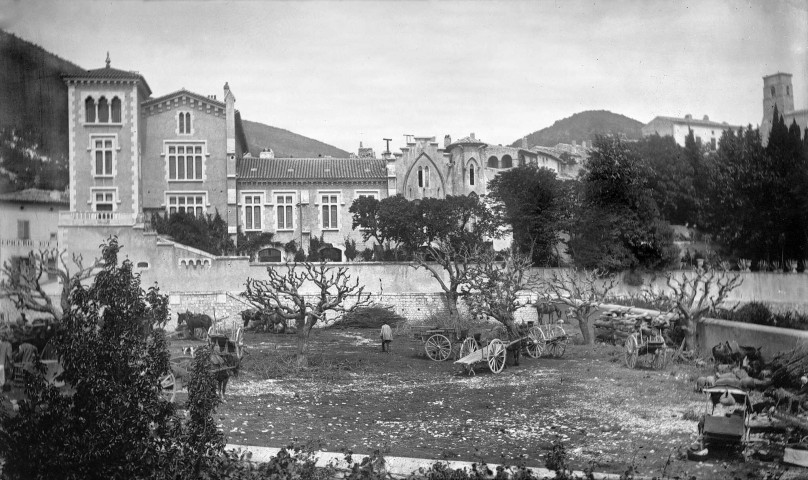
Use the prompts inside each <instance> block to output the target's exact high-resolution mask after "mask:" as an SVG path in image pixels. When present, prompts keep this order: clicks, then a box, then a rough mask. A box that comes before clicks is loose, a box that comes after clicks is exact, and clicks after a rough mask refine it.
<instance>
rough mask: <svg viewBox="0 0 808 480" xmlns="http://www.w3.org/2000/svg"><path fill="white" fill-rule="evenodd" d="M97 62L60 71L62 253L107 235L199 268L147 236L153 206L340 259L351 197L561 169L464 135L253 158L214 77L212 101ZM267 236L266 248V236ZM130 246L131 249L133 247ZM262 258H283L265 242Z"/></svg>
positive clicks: (92, 245)
mask: <svg viewBox="0 0 808 480" xmlns="http://www.w3.org/2000/svg"><path fill="white" fill-rule="evenodd" d="M110 63H111V62H110V61H109V57H107V62H106V66H105V67H103V68H99V69H95V70H88V71H86V72H85V73H82V74H77V75H67V76H65V77H64V81H65V82H66V83H67V86H68V106H69V125H68V127H69V136H70V139H69V160H70V188H69V199H70V201H69V209H68V210H66V211H62V212H61V213H60V214H59V232H60V235H61V236H62V237H63V243H64V244H65V245H67V246H68V248H69V249H70V250H71V251H76V252H78V253H85V254H87V255H88V256H89V257H92V256H93V255H97V246H98V244H99V243H100V242H101V241H103V240H104V239H105V238H107V237H108V236H109V235H113V234H114V235H118V236H119V238H121V239H122V240H121V243H123V244H126V245H129V247H130V248H131V250H129V251H131V252H136V253H133V256H134V257H136V258H134V259H133V260H137V265H139V266H140V267H142V268H149V265H154V264H155V262H168V263H175V264H177V265H180V266H182V265H185V266H188V265H194V266H197V265H205V264H209V263H210V262H211V258H210V257H211V256H210V255H207V254H205V252H200V251H197V250H194V249H190V248H188V247H184V246H181V245H176V244H172V243H171V242H170V241H169V240H168V239H164V238H159V237H158V236H156V235H155V234H154V233H153V232H149V231H148V230H149V228H148V226H149V220H150V218H151V216H152V215H153V214H171V213H174V212H189V213H194V214H196V215H208V214H214V213H218V214H219V215H221V217H222V218H223V219H224V220H225V222H227V225H228V233H229V234H230V235H231V236H233V237H234V238H235V237H236V235H237V232H239V231H242V232H245V233H251V232H255V233H261V232H270V233H272V234H273V242H277V243H280V244H285V243H287V242H290V241H292V240H294V241H295V242H296V243H297V244H298V245H300V246H302V247H303V248H304V249H306V250H307V249H308V248H309V244H310V240H311V239H312V238H313V237H317V238H321V239H322V240H323V241H324V242H325V243H326V244H330V245H331V246H330V247H327V248H329V249H330V250H329V252H327V253H328V257H329V258H331V259H333V260H344V259H345V258H344V254H343V253H344V245H345V239H346V238H347V237H351V238H352V239H354V240H356V241H357V243H358V244H359V247H360V248H365V247H367V246H370V245H363V243H362V239H361V235H360V234H359V232H355V231H354V230H353V229H352V215H351V214H350V212H349V208H350V206H351V204H352V202H353V201H354V200H355V199H357V198H359V197H362V196H368V197H375V198H378V199H382V198H385V197H389V196H394V195H403V196H405V197H406V198H408V199H420V198H425V197H437V198H443V197H445V196H446V195H468V194H470V193H476V194H478V195H483V194H485V193H487V185H488V182H489V181H490V180H491V179H493V178H494V177H495V176H496V175H497V174H498V173H499V172H502V171H505V170H508V169H511V168H515V167H517V166H520V165H526V164H532V165H537V166H540V167H546V168H550V169H552V170H554V171H555V172H556V173H559V174H563V172H562V170H563V163H564V162H563V161H562V160H560V158H559V157H560V155H559V152H557V151H556V150H554V149H546V148H542V147H534V148H528V146H527V142H526V140H523V142H522V145H521V146H520V147H507V146H502V145H490V144H487V143H485V142H483V141H482V140H480V139H478V138H476V136H475V135H474V134H473V133H472V134H470V135H469V136H467V137H463V138H461V139H458V140H455V141H453V140H452V139H451V137H450V136H449V135H446V136H445V137H444V139H443V143H442V144H441V143H439V142H437V141H436V140H435V137H414V136H411V137H409V138H408V139H407V142H406V145H405V146H404V147H403V148H401V150H400V152H396V153H391V152H389V151H388V152H384V153H383V154H382V155H381V158H376V155H375V153H374V152H373V150H372V149H370V148H365V147H363V146H362V145H361V144H360V148H359V150H358V154H357V155H351V157H350V158H330V157H319V158H276V157H275V156H274V154H273V153H272V151H271V150H265V151H263V152H260V154H259V155H258V157H253V156H251V155H250V154H249V152H248V146H247V140H246V138H245V134H244V130H243V128H242V125H241V118H240V115H239V112H238V111H237V110H236V109H235V102H236V98H235V96H234V94H233V92H232V91H231V89H230V86H229V84H227V83H225V84H224V87H223V92H222V93H223V94H222V96H221V99H219V98H217V95H202V94H198V93H195V92H190V91H188V90H185V89H180V90H177V91H174V92H172V93H169V94H166V95H161V96H153V95H152V91H151V88H150V87H149V85H148V83H147V82H146V79H145V78H144V77H143V76H142V75H141V74H140V73H137V72H132V71H126V70H119V69H116V68H113V67H112V66H111V64H110ZM277 243H276V244H277ZM135 247H137V248H135ZM258 259H259V260H262V261H283V260H285V255H284V253H283V252H282V251H281V249H280V248H278V247H276V246H272V245H267V246H266V248H264V249H262V250H261V251H260V252H259V255H258Z"/></svg>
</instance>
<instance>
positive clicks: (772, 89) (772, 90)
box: [770, 87, 774, 97]
mask: <svg viewBox="0 0 808 480" xmlns="http://www.w3.org/2000/svg"><path fill="white" fill-rule="evenodd" d="M770 90H771V92H772V97H773V96H774V87H772V88H771V89H770Z"/></svg>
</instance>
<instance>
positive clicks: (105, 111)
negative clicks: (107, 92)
mask: <svg viewBox="0 0 808 480" xmlns="http://www.w3.org/2000/svg"><path fill="white" fill-rule="evenodd" d="M98 123H109V102H107V99H106V97H101V98H99V99H98Z"/></svg>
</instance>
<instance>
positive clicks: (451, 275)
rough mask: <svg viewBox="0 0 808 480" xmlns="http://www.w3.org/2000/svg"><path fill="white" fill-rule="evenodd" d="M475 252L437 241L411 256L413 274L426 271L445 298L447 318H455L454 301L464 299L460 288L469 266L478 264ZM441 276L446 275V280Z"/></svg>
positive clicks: (466, 276) (475, 250) (468, 277)
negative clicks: (450, 316)
mask: <svg viewBox="0 0 808 480" xmlns="http://www.w3.org/2000/svg"><path fill="white" fill-rule="evenodd" d="M478 250H479V249H471V248H469V247H467V246H456V245H454V244H453V242H450V241H440V240H438V241H433V242H431V243H429V244H428V245H425V246H423V247H421V250H420V251H418V252H416V253H415V254H414V255H413V260H414V261H415V263H413V264H412V267H413V268H414V269H415V270H418V269H420V268H423V269H425V270H427V271H429V273H431V274H432V276H433V277H434V278H435V280H437V281H438V285H440V288H441V289H442V290H443V294H444V297H445V298H446V307H447V308H448V309H449V315H452V316H456V315H457V313H458V311H457V301H458V300H459V299H460V298H462V297H464V296H465V295H466V292H465V291H464V290H463V289H461V286H462V285H467V284H468V283H469V280H470V275H469V274H470V272H471V271H470V266H471V264H472V262H476V261H478V259H479V254H478V253H477V251H478ZM443 272H446V277H447V278H446V279H444V274H443Z"/></svg>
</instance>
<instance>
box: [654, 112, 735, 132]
mask: <svg viewBox="0 0 808 480" xmlns="http://www.w3.org/2000/svg"><path fill="white" fill-rule="evenodd" d="M660 122H664V123H672V124H673V123H678V124H685V125H696V126H700V127H717V128H732V129H739V128H741V127H739V126H737V125H730V124H728V123H727V122H714V121H712V120H710V118H709V117H708V116H707V115H705V116H704V118H702V119H698V118H693V117H692V116H689V115H685V117H684V118H679V117H661V116H660V117H654V119H653V120H651V121H650V122H648V124H647V125H646V126H648V125H651V124H652V123H660Z"/></svg>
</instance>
